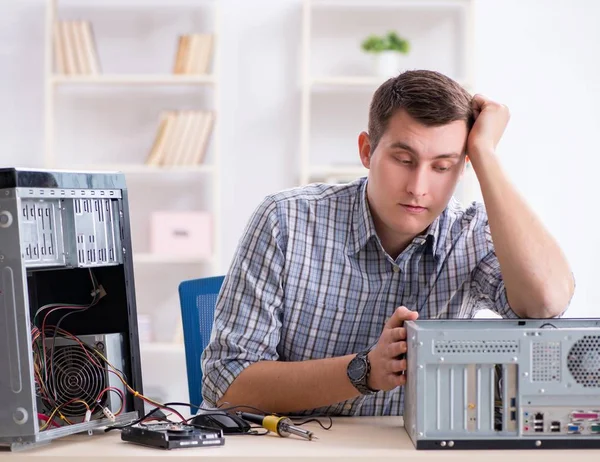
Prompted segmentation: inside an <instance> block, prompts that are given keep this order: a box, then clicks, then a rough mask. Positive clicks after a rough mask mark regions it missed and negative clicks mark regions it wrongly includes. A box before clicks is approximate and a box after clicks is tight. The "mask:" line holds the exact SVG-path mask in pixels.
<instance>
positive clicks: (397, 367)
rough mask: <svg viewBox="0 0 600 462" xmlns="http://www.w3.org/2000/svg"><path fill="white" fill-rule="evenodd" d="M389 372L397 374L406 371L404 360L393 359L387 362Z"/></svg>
mask: <svg viewBox="0 0 600 462" xmlns="http://www.w3.org/2000/svg"><path fill="white" fill-rule="evenodd" d="M389 368H390V372H392V373H394V374H397V373H398V372H402V371H405V370H406V359H393V360H391V361H390V362H389Z"/></svg>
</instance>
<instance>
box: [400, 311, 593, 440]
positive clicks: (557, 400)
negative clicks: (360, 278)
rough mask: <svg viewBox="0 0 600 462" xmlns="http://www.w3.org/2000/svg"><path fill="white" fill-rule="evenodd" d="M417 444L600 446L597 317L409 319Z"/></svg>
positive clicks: (408, 391)
mask: <svg viewBox="0 0 600 462" xmlns="http://www.w3.org/2000/svg"><path fill="white" fill-rule="evenodd" d="M405 327H406V335H407V354H406V355H407V383H406V385H405V396H404V426H405V429H406V431H407V433H408V435H409V437H410V438H411V440H412V442H413V443H414V445H415V447H416V448H417V449H440V450H451V449H488V448H494V449H526V448H530V449H543V448H553V449H556V448H565V449H567V448H568V449H573V448H600V320H598V319H565V318H563V319H545V320H543V319H469V320H467V319H451V320H427V319H425V320H417V321H407V322H405Z"/></svg>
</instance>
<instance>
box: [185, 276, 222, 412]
mask: <svg viewBox="0 0 600 462" xmlns="http://www.w3.org/2000/svg"><path fill="white" fill-rule="evenodd" d="M224 279H225V276H214V277H209V278H202V279H192V280H189V281H183V282H182V283H180V284H179V301H180V304H181V319H182V323H183V339H184V343H185V360H186V366H187V377H188V389H189V393H190V403H191V404H194V405H198V406H199V405H200V404H201V403H202V367H201V363H200V358H201V356H202V352H203V351H204V349H205V348H206V345H208V342H209V340H210V333H211V330H212V325H213V319H214V313H215V305H216V303H217V296H218V295H219V291H220V290H221V285H222V284H223V280H224ZM190 410H191V412H192V414H195V413H196V412H197V410H198V409H190Z"/></svg>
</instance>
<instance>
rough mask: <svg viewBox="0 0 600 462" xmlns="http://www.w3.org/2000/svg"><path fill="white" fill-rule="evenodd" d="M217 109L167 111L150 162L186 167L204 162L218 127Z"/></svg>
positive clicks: (153, 145)
mask: <svg viewBox="0 0 600 462" xmlns="http://www.w3.org/2000/svg"><path fill="white" fill-rule="evenodd" d="M214 121H215V113H214V111H196V110H180V111H164V112H163V113H162V114H161V116H160V120H159V124H158V128H157V132H156V136H155V137H154V142H153V144H152V147H151V149H150V153H149V154H148V157H147V158H146V161H145V163H146V165H153V166H175V165H179V166H184V165H199V164H201V163H203V162H204V159H205V157H206V152H207V149H208V144H209V141H210V135H211V133H212V129H213V127H214Z"/></svg>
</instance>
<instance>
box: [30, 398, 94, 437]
mask: <svg viewBox="0 0 600 462" xmlns="http://www.w3.org/2000/svg"><path fill="white" fill-rule="evenodd" d="M73 403H83V405H84V406H85V407H86V409H87V410H88V411H89V410H90V406H89V405H88V403H86V402H85V401H84V400H82V399H76V400H74V401H70V402H69V404H73ZM66 404H67V403H63V404H61V405H60V406H58V407H57V408H56V409H54V411H52V414H50V416H49V417H48V420H47V421H46V423H44V425H43V426H42V428H41V429H40V431H44V430H46V428H48V426H49V425H50V423H51V422H52V419H54V416H55V415H56V413H57V412H58V416H59V417H60V419H61V420H64V421H65V422H67V423H68V424H69V425H71V422H70V421H69V419H67V418H66V417H65V416H64V415H63V414H62V413H61V412H60V408H61V407H63V406H66Z"/></svg>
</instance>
